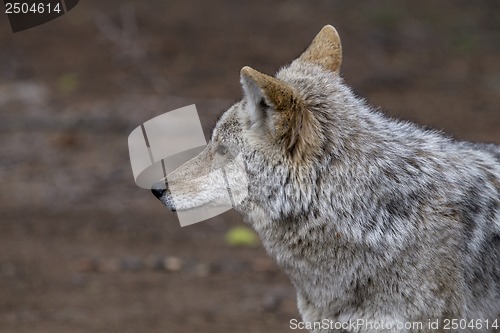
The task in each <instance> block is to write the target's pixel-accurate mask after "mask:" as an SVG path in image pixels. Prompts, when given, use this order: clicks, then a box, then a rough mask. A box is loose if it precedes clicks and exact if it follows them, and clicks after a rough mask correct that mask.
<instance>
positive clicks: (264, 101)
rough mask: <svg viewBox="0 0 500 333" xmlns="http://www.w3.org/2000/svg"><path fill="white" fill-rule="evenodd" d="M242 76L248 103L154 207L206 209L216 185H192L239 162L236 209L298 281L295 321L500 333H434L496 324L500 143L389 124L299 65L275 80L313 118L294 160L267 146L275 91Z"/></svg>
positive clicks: (273, 137)
mask: <svg viewBox="0 0 500 333" xmlns="http://www.w3.org/2000/svg"><path fill="white" fill-rule="evenodd" d="M247 72H248V71H247ZM248 73H250V72H248ZM252 75H253V74H252ZM252 75H251V74H248V75H245V74H243V73H242V85H243V88H244V93H245V94H244V98H243V99H242V100H241V101H240V102H238V103H236V104H235V105H233V106H232V107H231V108H229V109H228V110H227V111H226V112H225V113H224V114H223V115H222V117H221V118H220V120H219V121H218V123H217V125H216V127H215V129H214V131H213V135H212V139H211V141H210V143H209V144H208V146H207V148H206V150H205V151H204V152H202V153H201V154H200V155H199V156H198V157H196V158H194V159H193V160H191V161H190V162H188V163H186V164H185V165H184V166H182V167H180V168H179V169H178V170H176V171H174V172H173V173H172V174H171V175H169V177H168V180H169V183H170V184H171V183H176V184H177V187H178V189H177V193H178V196H177V197H175V198H173V200H172V198H170V197H169V196H168V194H167V195H165V196H164V198H162V201H163V202H164V203H165V204H166V205H167V206H169V207H170V208H174V205H175V208H177V209H178V210H184V209H191V208H194V207H195V206H199V205H202V204H207V205H208V204H209V202H216V201H217V197H218V196H219V195H222V192H223V191H222V189H213V190H206V187H207V184H204V186H203V189H201V187H200V184H199V183H193V182H190V179H194V178H196V179H200V175H202V174H203V173H207V172H208V171H209V170H210V168H211V165H213V164H214V163H215V162H214V161H216V160H220V159H223V158H228V157H227V156H234V155H237V154H240V156H242V158H243V160H244V163H245V167H246V170H245V171H246V174H247V177H248V183H249V185H248V188H247V189H246V190H247V191H248V196H247V198H246V199H245V200H244V201H243V202H242V203H241V204H240V205H238V206H237V207H235V208H236V210H237V211H238V212H240V213H241V214H242V215H243V216H244V217H245V219H246V221H248V223H250V224H251V225H252V227H253V228H254V229H255V230H256V231H257V233H258V234H259V235H260V238H261V239H262V243H263V245H264V246H265V248H266V250H267V252H268V253H269V255H270V256H272V257H273V258H275V259H276V262H277V264H278V265H279V266H280V267H281V269H282V270H283V271H284V272H285V273H286V275H287V276H288V277H289V278H290V280H291V282H292V283H293V285H294V286H295V288H296V290H297V295H298V307H299V310H300V313H301V315H302V318H303V321H304V322H311V323H312V322H320V321H322V320H324V319H328V320H333V321H335V322H348V321H349V320H358V319H363V320H366V321H374V322H381V321H384V322H391V321H392V322H403V323H404V322H422V323H423V328H422V329H413V330H412V329H410V330H405V329H393V330H385V331H384V330H374V329H370V328H366V327H361V328H359V329H356V330H352V329H346V330H335V329H328V330H321V329H317V330H314V332H388V331H391V332H454V331H457V332H458V331H460V332H499V331H500V330H497V331H495V330H494V329H493V328H489V329H486V328H485V327H484V324H483V328H482V329H478V328H477V327H476V328H475V329H472V328H468V329H463V330H452V329H450V330H445V329H444V327H443V324H444V323H445V319H466V320H476V321H477V320H482V321H483V323H485V322H486V319H488V320H489V322H490V323H491V322H493V321H494V320H495V319H498V318H499V315H500V209H499V206H500V146H498V145H495V144H475V143H468V142H460V141H456V140H454V139H452V138H450V137H448V136H446V135H443V134H442V133H440V132H437V131H431V130H427V129H423V128H421V127H419V126H417V125H414V124H412V123H409V122H403V121H399V120H396V119H392V118H389V117H387V116H385V115H384V114H382V113H380V112H378V111H376V110H374V109H373V108H372V107H370V106H368V105H367V104H366V103H365V102H364V100H363V99H361V98H359V97H357V96H355V95H354V94H353V92H352V91H351V90H350V89H349V88H348V87H347V86H346V84H345V83H344V81H343V80H342V78H341V77H340V76H339V75H338V74H337V73H335V72H332V71H331V70H328V69H325V68H324V66H321V65H318V64H314V63H311V62H306V61H304V60H301V59H300V58H299V59H297V60H295V61H294V62H292V63H291V64H290V65H289V66H287V67H284V68H283V69H281V70H280V71H279V72H278V73H277V74H276V79H277V82H280V83H281V84H283V85H285V86H286V87H289V88H290V89H291V91H293V94H294V95H295V96H297V98H298V99H300V103H301V104H300V105H302V108H303V109H304V111H303V112H307V114H308V115H312V117H311V118H304V119H303V120H302V121H303V122H307V121H310V122H313V124H312V125H311V127H310V128H313V129H314V131H309V132H308V133H306V134H304V133H303V132H301V131H305V130H304V128H306V127H307V126H308V124H307V123H302V122H301V123H300V127H299V128H298V129H296V130H298V136H299V138H300V140H301V141H300V142H302V143H300V142H298V143H297V144H303V145H306V144H308V145H306V146H304V147H302V148H303V150H301V147H294V148H293V149H295V150H293V151H291V150H290V147H284V146H283V145H282V143H281V141H280V140H278V139H277V136H278V135H279V133H278V132H279V129H276V130H275V125H276V124H277V123H279V122H280V117H283V116H284V115H282V114H280V113H279V112H277V111H276V110H277V108H276V107H275V104H274V103H273V101H275V100H274V99H273V97H272V96H271V95H272V93H273V92H270V91H269V89H274V88H269V87H268V86H266V85H265V84H264V85H263V84H262V82H261V81H259V80H258V79H255V76H252ZM255 75H257V74H255ZM274 93H276V94H280V92H279V89H278V92H276V91H274ZM269 96H271V97H269ZM276 128H277V127H276ZM277 133H278V134H277ZM301 136H302V137H301ZM220 146H224V147H226V148H227V151H229V153H226V154H225V155H226V156H220V155H221V154H220V151H221V150H220V149H218V147H220ZM305 147H307V149H306V148H305ZM223 151H224V150H223ZM217 163H220V161H219V162H217ZM183 184H185V185H183ZM208 185H209V184H208ZM232 186H234V187H235V188H237V187H238V184H237V183H235V184H232ZM179 188H180V189H182V190H179ZM429 320H431V321H435V320H439V321H440V327H439V329H438V330H435V329H430V328H428V327H427V325H428V322H429ZM498 324H499V325H500V319H498Z"/></svg>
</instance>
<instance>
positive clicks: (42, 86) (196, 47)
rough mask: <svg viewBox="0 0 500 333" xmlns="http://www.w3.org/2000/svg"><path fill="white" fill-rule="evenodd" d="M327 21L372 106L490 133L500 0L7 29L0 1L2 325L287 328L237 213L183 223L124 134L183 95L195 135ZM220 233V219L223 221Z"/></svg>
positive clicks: (269, 267)
mask: <svg viewBox="0 0 500 333" xmlns="http://www.w3.org/2000/svg"><path fill="white" fill-rule="evenodd" d="M325 24H332V25H334V26H335V27H336V28H337V30H338V31H339V33H340V35H341V38H342V41H343V48H344V62H343V67H342V74H343V76H344V78H345V80H346V82H347V83H348V84H349V85H350V86H352V87H353V89H354V90H355V91H356V93H357V94H359V95H361V96H363V97H365V98H366V99H367V100H368V102H370V103H371V104H373V105H375V106H377V107H380V108H381V109H382V110H383V111H384V112H386V113H388V114H390V115H392V116H395V117H398V118H403V119H407V120H411V121H415V122H417V123H419V124H422V125H425V126H429V127H433V128H436V129H439V130H443V131H446V132H448V133H450V134H452V135H453V136H455V137H456V138H458V139H466V140H475V141H489V142H496V143H500V130H499V129H500V98H499V95H500V2H499V1H497V0H477V1H464V0H442V1H432V0H422V1H410V0H404V1H403V0H392V1H389V0H384V1H377V2H374V1H368V0H364V1H347V0H314V1H298V0H291V1H284V0H276V1H272V2H271V1H262V0H256V1H234V0H233V1H229V0H213V1H179V0H171V1H159V0H150V1H117V0H106V1H97V0H82V1H80V3H79V5H78V6H77V7H76V8H74V9H73V10H72V11H70V12H69V13H68V14H66V15H64V16H62V17H60V18H58V19H57V20H55V21H51V22H49V23H47V24H44V25H42V26H38V27H35V28H32V29H29V30H26V31H23V32H19V33H16V34H13V33H12V32H11V30H10V27H9V24H8V20H7V17H6V15H5V14H4V13H3V11H2V13H0V142H1V145H0V179H1V181H2V182H1V185H0V332H30V333H33V332H50V333H63V332H64V333H67V332H122V333H129V332H139V331H140V332H176V333H184V332H186V333H187V332H209V333H210V332H218V333H225V332H233V333H234V332H246V333H247V332H248V333H253V332H262V331H268V332H271V331H272V332H289V331H290V328H289V321H290V319H292V318H299V315H298V312H297V310H296V305H295V292H294V289H293V287H292V286H291V285H290V283H289V282H288V280H287V279H286V278H285V277H284V276H283V274H282V273H281V272H280V271H279V270H278V269H277V268H276V267H275V265H274V263H273V261H272V260H271V259H269V258H268V257H267V256H266V254H265V252H264V251H263V249H262V247H261V245H260V244H259V243H258V241H256V240H255V239H254V238H253V236H252V234H248V233H247V232H246V230H245V229H236V233H235V232H234V231H235V229H234V228H239V227H240V226H242V225H243V224H242V221H241V220H240V218H239V217H238V216H237V215H236V214H234V213H231V212H229V213H226V214H224V215H222V216H219V217H217V218H214V219H212V220H210V221H206V222H203V223H199V224H196V225H193V226H189V227H186V228H181V227H180V226H179V223H178V221H177V218H176V216H175V215H174V214H172V213H169V212H166V211H165V209H164V208H163V206H162V205H161V204H160V203H159V202H158V201H157V200H156V199H155V198H154V197H153V196H152V195H151V193H149V191H147V190H143V189H141V188H139V187H137V186H136V185H135V183H134V180H133V177H132V172H131V168H130V164H129V156H128V148H127V137H128V135H129V133H130V131H131V130H132V129H134V128H135V127H136V126H138V125H140V124H141V123H142V122H144V121H146V120H148V119H150V118H152V117H154V116H157V115H160V114H162V113H164V112H167V111H171V110H173V109H175V108H178V107H181V106H186V105H190V104H196V105H197V108H198V112H199V114H200V115H201V117H202V120H203V125H204V130H205V135H206V136H207V137H208V136H209V134H210V129H211V126H213V124H214V121H215V119H216V118H217V116H218V115H219V114H220V113H221V112H222V111H223V110H224V109H225V108H227V107H228V106H229V105H231V103H232V102H234V101H235V100H237V99H239V98H240V96H241V88H240V85H239V70H240V69H241V67H243V66H245V65H249V66H252V67H254V68H256V69H258V70H260V71H262V72H265V73H269V74H272V73H274V72H276V71H277V70H278V69H279V68H280V66H283V65H285V64H287V63H289V62H290V61H291V60H292V59H294V58H295V57H297V56H298V55H299V54H300V53H301V52H302V51H303V50H304V49H305V48H306V47H307V45H308V44H309V43H310V41H311V40H312V38H313V37H314V36H315V34H316V33H317V32H318V31H319V30H320V29H321V27H322V26H323V25H325ZM228 232H229V233H228Z"/></svg>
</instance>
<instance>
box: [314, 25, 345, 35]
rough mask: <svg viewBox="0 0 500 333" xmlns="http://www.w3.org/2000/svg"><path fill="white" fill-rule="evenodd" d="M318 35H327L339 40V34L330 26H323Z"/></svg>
mask: <svg viewBox="0 0 500 333" xmlns="http://www.w3.org/2000/svg"><path fill="white" fill-rule="evenodd" d="M319 34H329V35H331V36H334V37H336V38H340V37H339V33H338V32H337V29H335V27H334V26H333V25H330V24H327V25H325V26H324V27H323V28H322V29H321V31H320V32H319Z"/></svg>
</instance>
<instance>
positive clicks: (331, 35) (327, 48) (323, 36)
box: [298, 25, 342, 73]
mask: <svg viewBox="0 0 500 333" xmlns="http://www.w3.org/2000/svg"><path fill="white" fill-rule="evenodd" d="M298 60H300V61H303V62H308V63H312V64H315V65H320V66H321V67H323V68H325V69H327V70H330V71H332V72H335V73H338V72H339V70H340V65H341V64H342V45H341V43H340V37H339V34H338V33H337V30H335V28H334V27H332V26H331V25H325V26H324V27H323V29H321V31H320V32H319V33H318V34H317V35H316V37H314V39H313V41H312V43H311V45H309V47H308V48H307V49H306V50H305V51H304V53H302V55H301V56H300V57H299V58H298Z"/></svg>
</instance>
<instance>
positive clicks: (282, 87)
mask: <svg viewBox="0 0 500 333" xmlns="http://www.w3.org/2000/svg"><path fill="white" fill-rule="evenodd" d="M241 84H242V86H243V91H244V94H245V96H246V100H247V103H249V104H250V105H248V107H247V108H246V109H247V110H248V117H249V119H248V120H249V125H250V128H251V129H253V130H260V131H263V132H264V133H266V132H267V133H270V134H271V136H272V137H273V138H274V139H276V141H277V143H279V144H280V145H281V146H283V147H284V148H285V149H288V150H289V151H290V152H292V153H294V151H299V150H302V149H303V147H304V144H300V142H302V141H304V140H307V137H308V136H309V135H310V134H311V133H310V132H311V128H312V127H311V126H312V123H313V122H314V121H313V120H312V115H311V114H310V112H308V111H307V110H305V109H304V106H303V102H302V99H301V98H300V96H299V95H298V93H297V92H296V91H295V90H294V89H293V88H292V87H291V86H289V85H288V84H287V83H285V82H283V81H281V80H278V79H277V78H275V77H272V76H269V75H266V74H262V73H260V72H258V71H256V70H254V69H252V68H250V67H247V66H245V67H243V68H242V69H241Z"/></svg>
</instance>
